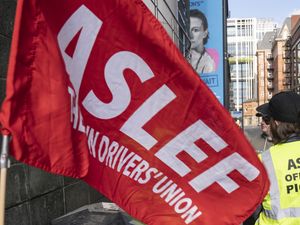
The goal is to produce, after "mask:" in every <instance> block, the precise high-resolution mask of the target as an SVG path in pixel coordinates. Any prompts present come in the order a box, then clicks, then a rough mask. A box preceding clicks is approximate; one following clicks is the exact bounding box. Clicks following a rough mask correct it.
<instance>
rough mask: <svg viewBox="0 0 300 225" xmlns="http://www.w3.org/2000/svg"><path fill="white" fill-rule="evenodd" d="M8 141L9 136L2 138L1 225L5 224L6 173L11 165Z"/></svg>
mask: <svg viewBox="0 0 300 225" xmlns="http://www.w3.org/2000/svg"><path fill="white" fill-rule="evenodd" d="M8 142H9V136H8V135H4V136H3V139H2V147H1V155H0V157H1V158H0V168H1V176H0V225H4V218H5V192H6V175H7V169H8V168H9V166H10V161H9V159H8V153H9V148H8Z"/></svg>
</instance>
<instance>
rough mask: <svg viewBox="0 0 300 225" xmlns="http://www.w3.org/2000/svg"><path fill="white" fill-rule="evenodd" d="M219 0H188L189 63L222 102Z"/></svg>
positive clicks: (221, 11) (221, 44) (222, 71)
mask: <svg viewBox="0 0 300 225" xmlns="http://www.w3.org/2000/svg"><path fill="white" fill-rule="evenodd" d="M223 37H224V36H223V0H214V1H211V0H190V39H191V50H190V53H191V54H190V57H191V58H190V63H191V65H192V67H193V68H194V69H195V71H196V72H197V73H198V74H199V76H200V77H201V78H202V80H203V81H204V82H205V83H206V84H207V86H208V87H209V88H210V89H211V90H212V91H213V92H214V94H215V95H216V97H217V98H218V100H219V101H220V102H221V103H222V104H224V74H223V73H224V69H223V67H224V65H223V59H224V50H223V48H224V46H223V43H224V42H223Z"/></svg>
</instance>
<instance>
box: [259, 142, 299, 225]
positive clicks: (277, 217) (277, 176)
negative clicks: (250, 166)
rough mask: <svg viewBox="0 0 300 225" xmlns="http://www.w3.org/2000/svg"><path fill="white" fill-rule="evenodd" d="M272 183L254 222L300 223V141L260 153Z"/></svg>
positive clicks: (291, 224) (266, 223)
mask: <svg viewBox="0 0 300 225" xmlns="http://www.w3.org/2000/svg"><path fill="white" fill-rule="evenodd" d="M261 159H262V162H263V164H264V165H265V167H266V170H267V172H268V176H269V179H270V182H271V186H270V190H269V193H268V194H267V195H266V197H265V199H264V201H263V203H262V206H263V211H262V212H261V213H260V215H259V218H258V220H257V221H256V223H255V225H276V224H280V225H300V141H294V142H289V143H284V144H277V145H275V146H273V147H271V148H270V149H269V150H268V151H266V152H263V153H262V154H261Z"/></svg>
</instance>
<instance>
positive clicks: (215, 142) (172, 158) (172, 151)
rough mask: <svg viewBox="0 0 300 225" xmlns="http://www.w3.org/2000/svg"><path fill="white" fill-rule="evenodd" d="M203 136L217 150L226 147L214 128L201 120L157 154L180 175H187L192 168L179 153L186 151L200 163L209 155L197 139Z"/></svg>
mask: <svg viewBox="0 0 300 225" xmlns="http://www.w3.org/2000/svg"><path fill="white" fill-rule="evenodd" d="M200 138H202V139H203V140H204V141H205V142H206V143H207V144H209V145H210V146H211V147H212V148H213V149H214V150H215V151H216V152H219V151H221V150H222V149H224V148H225V147H226V146H227V144H226V143H225V142H224V141H223V139H222V138H221V137H219V136H218V135H217V134H216V133H215V132H214V131H213V130H212V129H210V128H209V127H208V126H207V125H206V124H205V123H203V122H202V121H201V120H198V121H196V122H195V123H194V124H192V125H191V126H189V127H188V128H186V129H185V130H184V131H182V132H181V133H180V134H178V135H177V136H176V137H175V138H173V139H172V140H171V141H170V142H169V143H167V144H166V145H165V146H164V147H162V148H161V149H160V150H159V151H158V152H157V153H156V154H155V156H156V157H158V158H159V159H160V160H161V161H163V162H164V163H165V164H166V165H168V166H169V167H170V168H171V169H172V170H174V171H175V172H176V173H178V174H179V175H180V176H182V177H183V176H185V175H186V174H187V173H189V172H190V171H191V169H190V168H189V167H188V166H187V165H186V164H185V163H184V162H183V161H181V160H180V159H179V158H177V155H178V154H179V153H180V152H182V151H185V152H186V153H188V154H189V155H190V156H191V157H192V158H193V159H195V160H196V162H197V163H200V162H201V161H203V160H204V159H206V158H207V157H208V156H207V155H206V154H205V153H204V152H203V151H202V150H201V149H200V148H199V147H198V146H197V145H195V143H194V142H195V141H197V140H199V139H200Z"/></svg>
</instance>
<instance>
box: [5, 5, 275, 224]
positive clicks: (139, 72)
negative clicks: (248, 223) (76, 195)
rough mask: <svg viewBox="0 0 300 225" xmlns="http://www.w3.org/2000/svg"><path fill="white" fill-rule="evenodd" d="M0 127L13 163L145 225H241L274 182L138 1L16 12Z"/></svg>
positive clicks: (21, 7)
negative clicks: (74, 183) (75, 180)
mask: <svg viewBox="0 0 300 225" xmlns="http://www.w3.org/2000/svg"><path fill="white" fill-rule="evenodd" d="M0 119H1V120H0V121H1V124H2V130H3V131H8V132H10V133H11V135H12V137H13V140H12V143H11V153H12V155H13V156H14V157H15V158H16V159H18V160H21V161H23V162H25V163H28V164H30V165H33V166H36V167H39V168H42V169H44V170H47V171H49V172H53V173H58V174H62V175H67V176H73V177H81V178H82V179H84V180H85V181H86V182H87V183H89V184H90V185H91V186H93V187H95V188H96V189H97V190H99V191H100V192H101V193H103V194H104V195H106V196H107V197H108V198H110V199H111V200H112V201H114V202H115V203H117V204H118V205H119V206H120V207H122V208H123V209H125V210H126V211H127V212H128V213H129V214H131V215H132V216H134V217H136V218H138V219H140V220H141V221H143V222H144V223H146V224H150V225H161V224H172V225H179V224H192V225H193V224H194V225H196V224H206V225H215V224H225V225H226V224H228V225H229V224H230V225H232V224H236V225H239V224H240V223H241V222H242V221H243V220H244V219H245V218H247V217H248V216H249V215H250V214H251V213H252V212H253V211H254V210H255V208H256V206H257V205H258V204H259V203H260V202H261V201H262V199H263V197H264V196H265V194H266V192H267V190H268V187H269V182H268V178H267V175H266V172H265V170H264V168H263V166H262V164H261V163H260V161H259V160H258V158H257V156H256V154H255V151H254V150H253V148H252V147H251V145H250V144H249V143H248V141H247V140H246V138H245V137H244V136H243V134H242V132H241V131H240V129H239V128H238V127H237V126H236V124H235V123H234V121H233V120H232V118H231V116H230V115H229V113H228V112H227V111H226V110H225V109H224V108H223V107H222V105H221V104H220V103H219V102H218V100H217V99H216V98H215V97H214V95H213V93H212V92H211V91H210V90H209V89H208V87H207V86H206V85H205V84H204V83H203V82H202V81H201V80H200V79H199V77H198V76H197V74H196V73H195V72H194V71H193V69H192V68H191V66H190V65H189V64H188V62H187V61H186V60H185V59H184V57H183V56H182V55H181V53H180V52H179V50H178V49H177V48H176V46H175V45H174V44H173V43H172V40H171V39H170V38H169V36H168V34H167V33H166V32H165V30H164V29H163V27H162V26H161V25H160V23H159V22H158V21H157V20H156V18H155V17H154V16H153V15H152V14H151V12H150V11H149V10H148V9H147V7H146V6H145V5H144V3H143V2H142V1H140V0H122V1H119V0H102V1H92V0H85V1H83V0H78V1H71V0H65V1H60V0H51V1H43V0H26V1H22V0H19V1H18V8H17V16H16V25H15V30H14V36H13V41H12V51H11V57H10V64H9V70H8V77H7V97H6V99H5V101H4V103H3V106H2V110H1V115H0Z"/></svg>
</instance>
